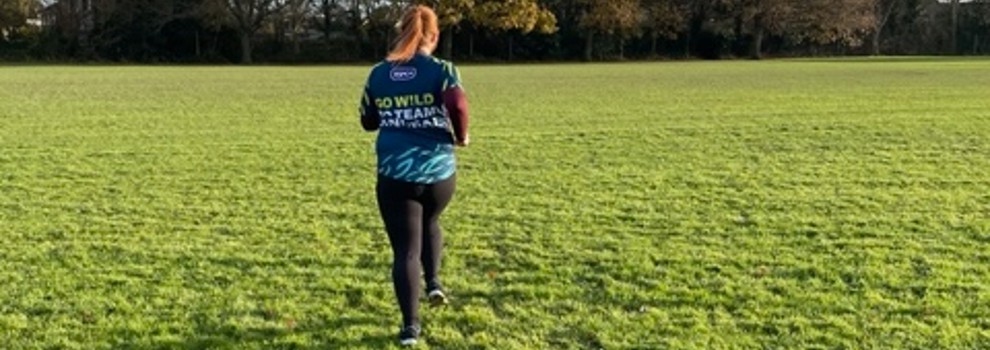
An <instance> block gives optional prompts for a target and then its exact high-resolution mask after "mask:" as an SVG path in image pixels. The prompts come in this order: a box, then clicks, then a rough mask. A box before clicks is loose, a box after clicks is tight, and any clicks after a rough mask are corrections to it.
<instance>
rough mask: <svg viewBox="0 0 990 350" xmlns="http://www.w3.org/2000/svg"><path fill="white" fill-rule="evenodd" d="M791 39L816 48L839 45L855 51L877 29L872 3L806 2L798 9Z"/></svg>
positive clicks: (860, 0) (859, 0) (853, 0)
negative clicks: (813, 45)
mask: <svg viewBox="0 0 990 350" xmlns="http://www.w3.org/2000/svg"><path fill="white" fill-rule="evenodd" d="M799 9H800V11H799V12H798V13H799V14H797V15H795V18H796V19H798V23H801V24H802V25H797V26H795V27H794V28H792V34H791V36H797V37H800V38H804V39H806V40H808V41H810V42H812V43H815V44H832V43H841V44H844V45H845V46H850V47H857V46H860V45H862V44H863V38H864V37H865V36H866V35H867V34H868V33H869V32H870V31H872V30H874V28H876V27H877V23H876V21H877V16H876V14H875V12H874V11H875V10H876V7H875V5H874V3H873V2H872V0H807V1H805V2H804V3H802V5H801V7H800V8H799Z"/></svg>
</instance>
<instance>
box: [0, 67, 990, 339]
mask: <svg viewBox="0 0 990 350" xmlns="http://www.w3.org/2000/svg"><path fill="white" fill-rule="evenodd" d="M367 71H368V68H367V67H350V68H348V67H334V68H329V67H304V68H284V67H263V68H261V67H256V68H234V67H54V66H49V67H26V66H19V67H0V348H3V349H272V348H279V349H387V348H392V347H394V343H395V342H394V339H393V338H394V334H395V331H396V330H397V327H398V321H399V317H398V310H397V307H396V306H395V305H394V297H393V295H392V289H391V284H390V283H391V282H390V277H389V265H390V261H391V257H390V253H389V248H388V241H387V239H386V237H385V235H384V233H383V231H382V225H381V222H380V219H379V217H378V214H377V209H376V207H375V202H374V195H373V186H374V164H373V163H374V155H373V151H372V142H373V139H374V135H373V134H367V133H364V132H362V131H360V127H359V124H358V121H357V116H356V115H355V113H356V110H357V98H358V95H359V88H360V87H361V86H362V84H363V83H364V81H363V79H364V77H365V74H366V73H367ZM988 71H990V61H987V60H959V61H956V60H944V59H943V60H939V59H930V60H929V59H926V60H889V61H883V62H871V61H869V60H865V61H844V60H838V61H807V60H805V61H802V60H797V61H768V62H671V63H657V64H643V63H637V64H617V65H545V66H466V67H462V73H463V76H464V79H465V82H466V87H467V89H468V91H469V97H470V99H471V104H472V109H473V110H472V112H473V113H472V118H473V131H472V139H473V142H474V145H473V146H472V147H471V148H468V149H465V150H463V151H461V152H460V155H459V157H460V168H459V169H460V170H459V179H458V180H459V183H458V192H457V194H456V196H455V197H456V198H455V201H454V203H453V204H452V206H451V207H450V208H449V210H448V212H447V213H446V214H445V216H444V221H443V222H444V227H445V230H446V237H447V246H446V251H445V253H446V255H445V260H444V267H443V270H442V276H443V278H444V279H445V282H446V284H447V286H448V288H449V289H450V291H451V294H452V298H453V304H452V305H451V306H450V307H448V308H445V309H439V310H436V309H424V311H423V318H424V326H425V332H426V333H425V339H424V340H425V343H426V344H425V345H422V346H420V347H419V348H423V349H426V348H432V349H483V348H492V349H583V348H587V349H595V348H605V349H986V348H988V347H990V282H988V281H990V175H988V171H990V74H987V72H988Z"/></svg>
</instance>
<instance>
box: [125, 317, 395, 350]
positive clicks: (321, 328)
mask: <svg viewBox="0 0 990 350" xmlns="http://www.w3.org/2000/svg"><path fill="white" fill-rule="evenodd" d="M195 321H196V320H194V321H193V322H195ZM380 324H381V322H379V321H378V320H376V319H374V318H371V317H338V318H334V319H329V320H324V321H323V322H310V323H308V324H305V325H304V324H300V325H298V326H296V327H293V328H290V329H286V328H275V327H268V328H266V327H257V328H243V329H236V328H234V327H231V326H222V325H217V324H216V322H215V321H214V322H205V323H200V322H197V326H196V327H195V328H196V329H195V335H194V336H192V337H188V338H187V339H183V340H169V341H162V342H148V341H146V340H145V341H140V342H134V341H124V342H121V343H118V344H117V346H115V347H114V349H133V350H160V349H182V350H207V349H210V350H213V349H218V350H219V349H224V350H226V349H231V350H235V349H236V350H240V349H244V348H250V349H297V350H318V349H319V350H323V349H387V348H390V347H391V346H392V345H393V342H394V335H393V334H392V333H390V329H383V330H382V331H381V332H380V333H375V334H370V335H366V336H364V337H360V338H357V337H353V335H352V334H353V332H349V330H352V329H355V328H365V327H368V326H371V327H378V326H380ZM293 335H304V336H303V337H295V338H294V337H292V336H293ZM118 338H119V339H132V338H134V337H133V334H131V333H130V332H127V331H122V332H119V333H118ZM294 339H306V340H305V341H303V340H294Z"/></svg>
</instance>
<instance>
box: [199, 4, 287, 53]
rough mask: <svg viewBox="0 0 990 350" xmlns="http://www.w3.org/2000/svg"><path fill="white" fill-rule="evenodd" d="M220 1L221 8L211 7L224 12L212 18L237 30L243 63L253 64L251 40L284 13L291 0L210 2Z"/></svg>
mask: <svg viewBox="0 0 990 350" xmlns="http://www.w3.org/2000/svg"><path fill="white" fill-rule="evenodd" d="M208 1H219V2H220V3H219V4H218V5H220V6H211V7H209V8H210V9H212V10H213V11H217V10H222V11H223V12H221V13H220V14H219V16H218V15H212V16H210V17H213V18H218V19H220V20H221V21H224V22H227V23H229V24H230V25H231V26H232V27H233V28H234V29H235V30H237V33H238V36H239V37H240V41H241V63H251V62H252V58H251V53H252V46H251V40H252V39H253V37H254V35H255V34H256V33H257V32H258V30H260V29H261V27H262V26H263V25H264V24H265V22H266V21H267V20H268V19H269V18H271V17H272V15H274V14H277V13H279V12H281V11H282V9H284V8H285V7H286V6H287V5H288V4H289V0H208Z"/></svg>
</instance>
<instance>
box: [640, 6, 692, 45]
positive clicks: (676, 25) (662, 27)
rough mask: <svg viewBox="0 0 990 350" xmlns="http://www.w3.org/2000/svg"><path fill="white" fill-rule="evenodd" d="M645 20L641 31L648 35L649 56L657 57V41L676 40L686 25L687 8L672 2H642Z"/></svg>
mask: <svg viewBox="0 0 990 350" xmlns="http://www.w3.org/2000/svg"><path fill="white" fill-rule="evenodd" d="M642 2H643V3H642V6H643V10H645V13H646V19H645V20H644V21H643V29H644V30H646V32H647V33H649V35H650V39H651V45H650V54H652V55H654V56H655V55H658V54H659V52H657V41H658V40H659V39H661V38H663V39H676V38H677V37H678V35H680V33H682V32H684V30H685V29H686V28H685V27H686V25H687V17H688V13H687V12H688V8H687V6H685V5H682V4H678V3H677V2H675V1H674V0H642Z"/></svg>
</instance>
